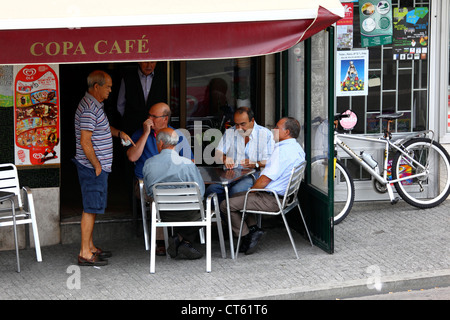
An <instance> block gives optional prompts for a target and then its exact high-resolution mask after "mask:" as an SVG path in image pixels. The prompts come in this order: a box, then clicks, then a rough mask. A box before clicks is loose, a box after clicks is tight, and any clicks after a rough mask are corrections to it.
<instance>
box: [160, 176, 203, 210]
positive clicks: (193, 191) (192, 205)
mask: <svg viewBox="0 0 450 320" xmlns="http://www.w3.org/2000/svg"><path fill="white" fill-rule="evenodd" d="M152 189H153V201H154V203H155V205H156V210H157V211H158V212H159V211H193V210H198V211H200V214H201V217H202V219H205V213H204V207H203V201H202V195H201V194H200V188H199V186H198V184H197V183H196V182H162V183H156V184H155V185H154V186H153V187H152Z"/></svg>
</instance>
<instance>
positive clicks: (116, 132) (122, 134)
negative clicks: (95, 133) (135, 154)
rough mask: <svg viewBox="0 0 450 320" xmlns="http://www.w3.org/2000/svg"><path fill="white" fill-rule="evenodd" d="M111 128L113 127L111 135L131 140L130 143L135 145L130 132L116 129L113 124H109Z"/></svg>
mask: <svg viewBox="0 0 450 320" xmlns="http://www.w3.org/2000/svg"><path fill="white" fill-rule="evenodd" d="M109 128H110V129H111V135H112V136H113V137H117V138H119V139H123V141H125V142H127V141H130V143H131V144H132V145H134V142H133V140H131V138H130V137H129V136H128V134H127V133H126V132H124V131H120V130H119V129H116V128H114V127H113V126H109Z"/></svg>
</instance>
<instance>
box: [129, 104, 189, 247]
mask: <svg viewBox="0 0 450 320" xmlns="http://www.w3.org/2000/svg"><path fill="white" fill-rule="evenodd" d="M170 114H171V112H170V107H169V106H168V105H167V104H165V103H163V102H160V103H156V104H154V105H153V106H152V107H151V108H150V110H149V113H148V119H147V120H145V122H144V124H143V128H142V129H139V130H137V131H136V132H135V133H134V134H133V135H132V136H131V139H132V140H133V141H134V143H135V145H132V146H130V148H128V150H127V157H128V160H130V161H131V162H134V164H135V168H134V174H135V176H136V177H138V178H141V179H142V178H143V174H142V168H143V167H144V163H145V161H146V160H147V159H149V158H151V157H153V156H154V155H156V154H158V148H157V145H156V135H157V134H158V132H159V131H160V130H162V129H164V128H168V127H170V126H169V125H168V124H169V120H170ZM170 128H171V127H170ZM172 129H173V128H172ZM175 131H176V132H177V134H178V136H179V141H178V143H177V144H176V147H175V150H176V151H177V152H179V154H180V155H182V156H185V157H187V158H189V159H193V155H192V151H191V147H190V144H189V142H188V140H187V139H186V137H185V136H184V135H183V134H182V133H181V132H180V131H178V130H175ZM134 192H135V194H136V197H137V198H138V199H140V194H139V184H137V183H136V184H135V190H134ZM147 201H149V199H147ZM156 239H157V243H158V246H157V248H156V254H157V255H159V256H163V255H165V254H166V253H165V247H164V241H163V239H164V237H163V234H162V231H161V230H159V229H158V231H157V235H156Z"/></svg>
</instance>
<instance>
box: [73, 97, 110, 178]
mask: <svg viewBox="0 0 450 320" xmlns="http://www.w3.org/2000/svg"><path fill="white" fill-rule="evenodd" d="M81 130H87V131H92V138H91V140H92V146H93V148H94V152H95V155H96V156H97V159H98V161H100V164H101V166H102V170H104V171H106V172H111V166H112V161H113V142H112V135H111V128H110V126H109V121H108V117H107V116H106V114H105V111H104V109H103V103H100V102H98V101H97V99H95V98H94V97H93V96H92V95H91V94H89V93H87V92H86V95H85V96H84V97H83V99H82V100H81V101H80V103H79V105H78V108H77V111H76V112H75V139H76V154H75V159H76V160H78V162H80V163H81V164H82V165H84V166H86V167H88V168H94V167H93V166H92V164H91V162H90V161H89V160H88V159H87V157H86V155H85V154H84V151H83V148H82V147H81V143H80V138H81Z"/></svg>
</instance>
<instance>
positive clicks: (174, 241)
mask: <svg viewBox="0 0 450 320" xmlns="http://www.w3.org/2000/svg"><path fill="white" fill-rule="evenodd" d="M179 246H180V239H178V236H174V237H171V238H169V247H168V248H167V253H168V254H169V256H170V257H171V258H175V257H176V256H177V255H178V247H179Z"/></svg>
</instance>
